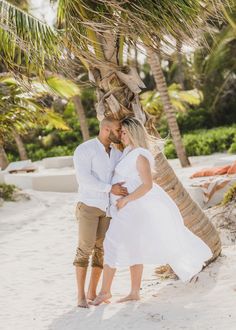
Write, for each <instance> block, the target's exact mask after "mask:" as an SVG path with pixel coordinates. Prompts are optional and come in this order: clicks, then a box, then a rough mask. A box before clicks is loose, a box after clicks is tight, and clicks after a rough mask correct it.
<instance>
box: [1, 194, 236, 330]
mask: <svg viewBox="0 0 236 330" xmlns="http://www.w3.org/2000/svg"><path fill="white" fill-rule="evenodd" d="M28 193H29V194H30V195H31V200H30V201H25V202H17V203H5V204H4V206H3V207H2V208H0V217H1V223H0V229H1V234H0V256H1V259H0V265H1V272H0V287H1V288H0V296H1V298H0V315H1V319H0V327H1V329H4V330H43V329H51V330H78V329H79V330H89V329H97V330H98V329H103V330H106V329H107V330H108V329H109V330H110V329H171V330H172V329H187V330H189V329H201V330H202V329H204V330H205V329H219V330H222V329H227V330H231V329H232V330H233V329H236V281H235V279H236V246H235V245H232V246H228V247H225V248H224V249H223V255H222V257H220V258H218V260H217V262H215V263H213V264H211V265H210V266H209V267H208V268H207V269H206V270H205V271H204V272H202V273H201V274H200V276H199V280H198V281H197V282H196V283H189V284H182V283H181V282H180V281H174V280H164V281H160V280H158V279H157V278H156V276H155V275H154V267H152V266H148V267H146V268H145V272H144V279H143V286H142V300H141V301H140V302H129V303H125V304H117V303H115V301H116V300H117V299H118V298H119V297H121V296H123V295H124V294H126V293H128V288H129V273H128V270H127V269H122V270H120V271H119V272H118V273H117V276H116V278H115V281H114V286H113V294H114V296H113V299H112V303H111V304H109V305H101V306H99V307H91V308H90V309H89V310H82V309H78V308H76V291H75V279H74V267H73V265H72V261H73V258H74V252H75V248H76V242H77V224H76V221H75V218H74V208H75V205H76V198H77V194H76V193H49V192H35V191H28Z"/></svg>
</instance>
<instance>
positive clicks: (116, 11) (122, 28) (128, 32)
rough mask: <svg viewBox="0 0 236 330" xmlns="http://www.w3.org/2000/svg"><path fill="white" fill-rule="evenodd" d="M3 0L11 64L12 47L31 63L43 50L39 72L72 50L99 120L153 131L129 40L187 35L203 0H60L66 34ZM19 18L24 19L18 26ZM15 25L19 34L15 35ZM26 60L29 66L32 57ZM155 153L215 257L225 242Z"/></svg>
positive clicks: (159, 171)
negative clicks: (134, 121) (131, 122)
mask: <svg viewBox="0 0 236 330" xmlns="http://www.w3.org/2000/svg"><path fill="white" fill-rule="evenodd" d="M0 4H2V6H4V8H5V9H4V10H7V12H8V14H9V15H8V16H7V19H6V18H5V20H2V19H1V13H2V12H3V9H2V8H3V7H0V27H1V28H2V30H3V33H4V35H7V38H8V40H10V41H9V42H10V43H11V45H10V46H11V47H10V46H9V47H8V49H7V48H6V47H5V46H4V45H0V47H1V49H3V51H4V53H5V54H6V55H7V59H6V62H8V63H13V64H12V67H13V69H15V68H16V66H15V59H14V58H13V57H12V56H11V54H10V52H9V48H14V47H15V48H17V47H21V50H22V51H27V52H29V54H31V53H32V57H31V58H32V65H34V64H35V59H37V57H39V55H40V58H39V61H38V68H40V69H41V70H39V69H38V68H37V70H36V71H37V72H39V71H40V72H41V75H42V71H43V70H44V69H45V67H46V65H50V59H51V60H52V58H54V59H58V58H59V61H60V60H61V59H62V58H63V56H62V55H61V54H64V58H65V56H66V55H68V54H69V53H70V52H71V53H72V54H73V57H78V58H79V59H80V61H81V63H83V64H84V65H85V67H86V68H87V70H88V72H89V77H90V80H91V81H92V82H93V83H94V84H95V85H96V87H97V101H98V102H97V107H96V110H97V117H98V119H99V120H101V119H102V118H104V117H106V116H113V117H115V118H122V117H124V116H127V115H133V116H135V117H137V118H139V119H140V120H141V121H142V122H143V123H144V124H145V126H146V127H147V129H148V130H149V131H150V132H152V133H153V134H155V129H154V126H153V124H152V120H151V118H150V117H149V116H148V114H147V113H145V112H144V111H143V109H142V106H141V104H140V101H139V97H138V94H139V92H140V91H141V89H142V88H143V87H144V84H143V82H142V81H141V79H140V77H139V76H138V74H137V71H136V70H135V68H133V67H128V66H127V65H125V62H124V54H125V51H126V44H127V43H128V42H132V40H134V39H135V41H136V39H137V37H138V36H144V35H145V38H147V39H148V44H149V45H150V44H151V45H152V47H153V48H154V49H155V47H156V46H157V45H156V39H157V38H156V36H157V35H158V38H160V39H162V40H163V39H164V40H165V41H166V39H165V36H166V35H172V36H174V37H177V36H176V31H178V33H179V32H180V31H182V35H183V37H184V34H185V31H186V30H188V31H190V32H191V31H193V29H194V28H198V27H199V12H200V9H201V6H202V4H204V2H199V1H197V0H194V1H192V0H191V1H184V2H183V1H179V2H178V1H157V0H153V1H146V0H138V1H135V2H134V1H124V2H123V1H122V2H118V1H115V0H114V1H113V0H109V1H108V0H104V1H99V0H93V1H92V0H91V1H87V0H86V1H85V0H60V1H59V7H58V19H59V21H58V24H59V26H62V27H63V28H64V30H65V34H64V35H63V36H62V38H60V36H61V32H60V33H57V32H56V31H52V30H48V29H49V28H48V27H46V26H45V25H44V24H42V23H40V22H39V21H38V20H36V19H34V18H33V17H29V16H27V15H26V14H25V13H23V12H19V11H18V10H17V9H16V8H13V7H11V6H9V5H6V2H5V1H3V0H1V1H0ZM13 13H14V15H13ZM19 17H20V18H21V20H19ZM16 18H18V20H17V19H16ZM3 22H4V24H3ZM19 22H25V24H22V25H21V29H18V30H17V27H19ZM6 26H7V28H5V27H6ZM29 26H30V27H31V28H29ZM36 26H37V29H36ZM183 27H184V29H183ZM9 29H10V32H9ZM11 31H12V34H13V35H14V36H17V38H15V39H14V40H13V38H12V35H11ZM36 36H37V38H35V37H36ZM133 36H134V37H133ZM153 36H155V37H153ZM45 37H46V38H45ZM143 39H144V38H143ZM32 43H33V44H34V47H33V48H32ZM21 44H23V46H21ZM62 44H63V45H64V46H62ZM63 47H64V51H61V50H62V49H63ZM15 48H14V49H15ZM65 49H66V50H65ZM36 53H37V54H36ZM58 54H60V55H58ZM42 56H44V61H42ZM45 58H46V59H47V61H46V60H45ZM54 63H57V62H55V61H54ZM23 64H24V65H25V66H26V69H28V70H29V65H28V63H23ZM40 72H39V73H40ZM155 159H156V175H155V177H154V179H155V181H156V182H157V183H158V184H160V185H161V186H162V187H163V188H164V189H165V190H166V191H167V192H168V193H169V194H170V195H171V196H172V197H173V199H174V200H175V202H176V204H177V205H178V207H179V208H180V211H181V213H182V216H183V218H184V221H185V224H186V226H188V227H189V228H190V230H192V231H193V232H194V233H196V234H197V235H199V236H200V237H201V238H202V239H203V240H204V241H205V242H206V243H207V244H208V245H209V246H210V248H211V249H212V252H213V254H214V256H213V258H216V257H217V256H218V255H219V253H220V250H221V244H220V239H219V235H218V233H217V232H216V230H215V228H214V226H213V225H212V224H211V222H210V221H209V220H208V218H207V217H206V215H205V213H204V212H203V211H202V210H201V208H200V207H199V206H198V205H197V204H196V203H195V202H194V201H193V200H192V199H191V198H190V196H189V194H188V193H187V191H186V190H185V189H184V187H183V185H182V184H181V182H180V181H179V180H178V178H177V177H176V175H175V173H174V171H173V170H172V168H171V167H170V165H169V163H168V161H167V160H166V158H165V157H164V155H163V154H162V153H159V154H157V155H156V158H155Z"/></svg>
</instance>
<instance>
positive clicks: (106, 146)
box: [97, 135, 111, 151]
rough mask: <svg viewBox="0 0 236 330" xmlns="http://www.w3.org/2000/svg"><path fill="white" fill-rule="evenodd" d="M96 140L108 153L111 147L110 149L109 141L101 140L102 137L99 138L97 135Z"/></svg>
mask: <svg viewBox="0 0 236 330" xmlns="http://www.w3.org/2000/svg"><path fill="white" fill-rule="evenodd" d="M97 138H98V140H99V141H100V142H101V143H102V144H103V145H104V147H105V149H106V151H109V150H110V148H111V147H110V144H111V142H110V141H109V140H107V139H104V138H102V137H101V136H99V135H98V137H97Z"/></svg>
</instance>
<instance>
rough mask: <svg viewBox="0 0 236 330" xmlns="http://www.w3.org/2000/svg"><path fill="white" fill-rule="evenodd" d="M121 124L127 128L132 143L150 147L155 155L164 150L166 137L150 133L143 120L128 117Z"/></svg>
mask: <svg viewBox="0 0 236 330" xmlns="http://www.w3.org/2000/svg"><path fill="white" fill-rule="evenodd" d="M121 125H122V126H123V127H124V128H125V129H126V130H127V132H128V136H129V139H130V141H131V143H132V145H133V146H134V147H135V148H137V147H142V148H145V149H148V150H149V151H151V153H153V154H154V155H155V154H157V153H160V152H162V150H163V147H164V141H165V140H164V139H161V138H158V137H155V136H153V135H150V134H148V132H147V130H146V128H145V127H144V125H143V124H142V122H141V121H140V120H139V119H137V118H135V117H126V118H124V119H123V120H121Z"/></svg>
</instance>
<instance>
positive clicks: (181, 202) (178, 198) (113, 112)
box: [91, 35, 221, 259]
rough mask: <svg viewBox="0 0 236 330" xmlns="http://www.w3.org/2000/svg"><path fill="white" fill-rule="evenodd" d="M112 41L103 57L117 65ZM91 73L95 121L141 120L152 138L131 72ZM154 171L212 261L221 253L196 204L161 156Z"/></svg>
mask: <svg viewBox="0 0 236 330" xmlns="http://www.w3.org/2000/svg"><path fill="white" fill-rule="evenodd" d="M112 38H113V37H112V35H109V36H106V38H105V37H104V40H103V49H104V56H105V58H106V59H107V60H109V62H110V63H113V64H117V63H116V57H115V56H114V55H111V54H115V53H116V52H115V51H114V47H115V42H112V40H113V39H112ZM108 40H109V41H108ZM109 55H110V56H109ZM111 67H112V68H111ZM91 72H92V73H93V74H92V76H93V80H94V82H95V83H96V85H97V96H98V103H97V107H96V110H97V116H98V118H99V119H102V118H104V117H106V116H113V117H115V118H118V119H120V118H122V117H124V116H126V115H132V116H135V117H136V118H139V119H140V120H142V121H143V123H144V124H145V126H146V128H147V129H148V130H149V132H150V133H152V134H155V132H154V127H153V125H152V120H151V119H150V118H149V117H148V115H147V114H146V113H145V112H144V111H143V109H142V107H141V104H140V102H139V97H138V93H139V92H140V87H143V83H142V81H141V80H140V78H139V76H138V74H137V71H136V70H135V68H130V67H126V68H125V70H123V72H121V71H119V70H118V69H114V66H101V67H99V65H97V66H96V67H93V68H91ZM111 86H112V88H111ZM174 132H175V131H174ZM155 171H156V174H155V176H154V180H155V182H156V183H158V184H159V185H160V186H161V187H162V188H163V189H164V190H165V191H166V192H167V193H169V195H170V196H171V197H172V198H173V200H174V201H175V203H176V204H177V206H178V207H179V209H180V212H181V214H182V216H183V219H184V222H185V225H186V226H187V227H188V228H189V229H190V230H191V231H192V232H193V233H194V234H196V235H198V236H199V237H200V238H201V239H202V240H203V241H204V242H205V243H206V244H207V245H208V246H209V247H210V248H211V250H212V253H213V258H212V259H215V258H216V257H217V256H218V255H219V253H220V251H221V243H220V238H219V235H218V233H217V231H216V229H215V228H214V226H213V225H212V223H211V222H210V221H209V219H208V218H207V216H206V215H205V214H204V212H203V211H202V210H201V208H200V207H199V206H198V204H196V203H195V202H194V201H193V200H192V199H191V197H190V195H189V194H188V192H187V191H186V190H185V189H184V187H183V185H182V184H181V182H180V181H179V179H178V178H177V177H176V175H175V173H174V171H173V170H172V168H171V166H170V165H169V163H168V161H167V159H166V158H165V156H164V155H163V154H162V153H159V154H157V155H156V168H155Z"/></svg>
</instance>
